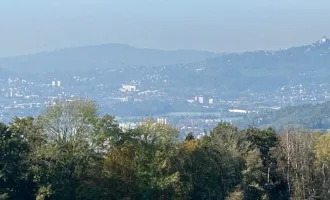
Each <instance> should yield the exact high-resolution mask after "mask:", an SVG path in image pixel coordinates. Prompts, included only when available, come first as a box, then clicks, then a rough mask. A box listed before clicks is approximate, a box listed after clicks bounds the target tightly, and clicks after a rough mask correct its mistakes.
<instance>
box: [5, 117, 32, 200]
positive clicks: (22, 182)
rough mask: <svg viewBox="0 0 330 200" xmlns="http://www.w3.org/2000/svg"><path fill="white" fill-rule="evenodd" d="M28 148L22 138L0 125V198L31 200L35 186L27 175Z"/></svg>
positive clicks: (28, 174) (29, 175)
mask: <svg viewBox="0 0 330 200" xmlns="http://www.w3.org/2000/svg"><path fill="white" fill-rule="evenodd" d="M28 154H29V146H28V143H27V142H25V141H24V136H23V135H21V134H20V133H19V132H12V131H11V130H9V128H8V127H7V126H6V125H4V124H1V123H0V198H1V199H33V198H34V197H33V194H34V190H35V185H34V183H33V177H32V176H31V174H30V173H29V160H28Z"/></svg>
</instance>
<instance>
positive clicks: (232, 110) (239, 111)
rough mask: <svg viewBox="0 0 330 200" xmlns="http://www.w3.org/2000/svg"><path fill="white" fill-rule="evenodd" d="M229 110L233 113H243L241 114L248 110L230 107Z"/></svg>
mask: <svg viewBox="0 0 330 200" xmlns="http://www.w3.org/2000/svg"><path fill="white" fill-rule="evenodd" d="M229 112H231V113H241V114H247V113H248V111H247V110H241V109H229Z"/></svg>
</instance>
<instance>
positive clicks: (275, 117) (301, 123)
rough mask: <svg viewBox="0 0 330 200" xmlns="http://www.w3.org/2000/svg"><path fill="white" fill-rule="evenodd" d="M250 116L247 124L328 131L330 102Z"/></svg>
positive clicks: (329, 127)
mask: <svg viewBox="0 0 330 200" xmlns="http://www.w3.org/2000/svg"><path fill="white" fill-rule="evenodd" d="M248 118H249V119H247V120H246V121H245V122H244V124H245V125H247V124H249V125H251V124H252V125H254V126H264V127H267V126H273V127H275V128H276V129H279V130H283V129H284V128H285V127H301V128H307V129H314V130H316V129H320V130H323V131H326V130H327V129H330V102H325V103H321V104H316V105H312V104H306V105H299V106H290V107H284V108H282V109H280V110H278V111H268V110H265V111H263V112H260V113H258V114H252V115H251V116H249V117H248Z"/></svg>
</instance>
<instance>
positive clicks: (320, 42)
mask: <svg viewBox="0 0 330 200" xmlns="http://www.w3.org/2000/svg"><path fill="white" fill-rule="evenodd" d="M329 41H330V40H329V38H327V37H326V36H323V37H322V38H321V39H320V40H319V41H318V43H319V44H324V43H326V42H329Z"/></svg>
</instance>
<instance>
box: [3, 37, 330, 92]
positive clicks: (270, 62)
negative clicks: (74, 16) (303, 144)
mask: <svg viewBox="0 0 330 200" xmlns="http://www.w3.org/2000/svg"><path fill="white" fill-rule="evenodd" d="M164 65H166V66H168V67H167V68H166V70H162V71H159V72H157V70H156V68H157V67H159V66H164ZM0 66H1V67H2V68H3V69H5V70H11V71H15V72H24V73H28V72H30V73H35V72H47V71H56V72H66V71H70V70H71V71H86V70H91V69H97V68H99V69H112V68H117V69H118V68H128V67H131V66H145V67H146V69H145V70H146V71H147V72H146V73H147V74H152V73H163V75H164V76H165V77H167V80H166V83H165V82H161V85H159V86H160V87H162V88H165V89H169V88H170V87H171V88H172V91H173V90H176V92H178V93H181V92H182V88H185V91H189V92H191V91H193V90H194V91H196V90H195V89H196V88H197V89H198V91H197V92H196V93H201V94H202V93H203V92H205V91H211V92H210V93H209V94H210V95H215V94H217V95H231V94H234V93H235V94H236V96H237V95H239V94H240V93H242V92H247V93H249V92H264V91H266V92H267V91H268V92H269V91H273V90H274V89H278V88H279V87H282V86H285V85H292V84H310V83H316V84H319V83H320V84H321V83H328V82H329V77H330V70H329V68H330V40H329V39H328V38H326V37H323V38H321V39H320V40H319V41H317V42H315V43H312V44H309V45H304V46H299V47H292V48H289V49H286V50H278V51H254V52H245V53H228V54H216V53H211V52H205V51H192V50H179V51H163V50H154V49H143V48H135V47H132V46H128V45H121V44H107V45H98V46H85V47H74V48H66V49H62V50H58V51H54V52H44V53H38V54H32V55H25V56H16V57H8V58H0ZM148 67H152V68H150V69H148ZM155 67H156V68H155ZM148 70H149V71H148ZM128 73H131V74H129V77H126V78H127V79H130V80H137V79H139V78H141V74H140V71H134V70H128V71H127V72H126V73H125V74H122V75H120V76H118V77H116V76H115V77H114V79H113V80H112V81H115V79H116V78H117V79H123V80H124V78H125V77H123V76H125V75H126V74H128ZM118 81H119V82H120V80H118ZM171 88H170V89H171ZM199 91H201V92H199Z"/></svg>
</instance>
